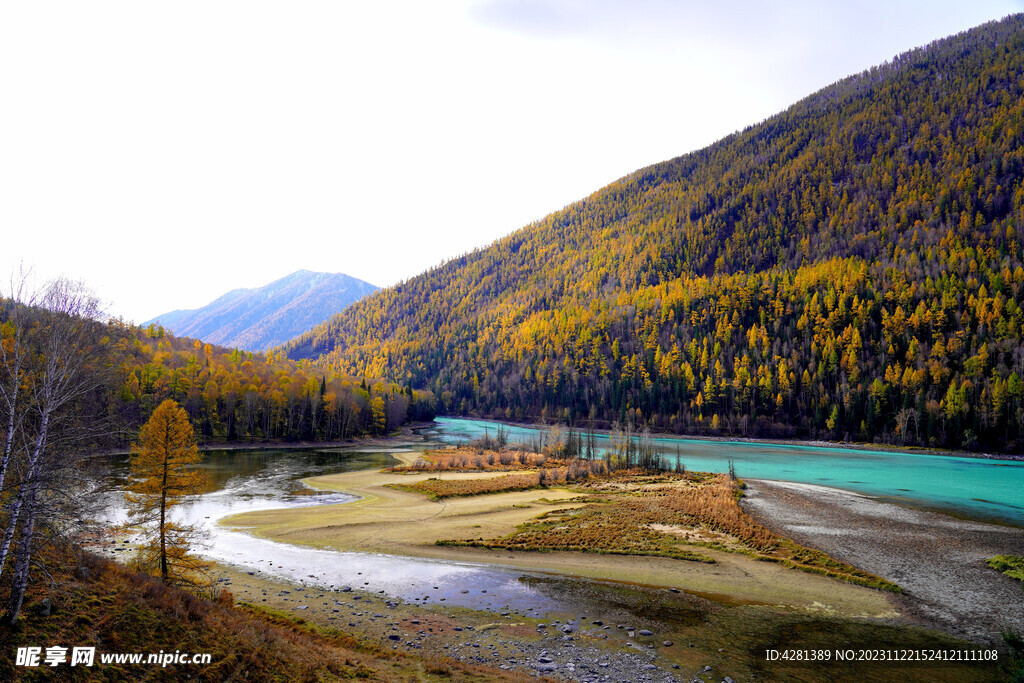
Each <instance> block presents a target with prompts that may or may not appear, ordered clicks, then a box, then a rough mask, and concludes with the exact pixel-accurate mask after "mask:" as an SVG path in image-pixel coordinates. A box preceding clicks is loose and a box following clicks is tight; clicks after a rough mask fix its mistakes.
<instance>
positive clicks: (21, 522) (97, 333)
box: [0, 279, 105, 623]
mask: <svg viewBox="0 0 1024 683" xmlns="http://www.w3.org/2000/svg"><path fill="white" fill-rule="evenodd" d="M28 303H29V304H32V305H25V303H22V302H16V301H15V302H11V304H10V305H11V307H12V308H11V310H12V311H14V313H13V314H12V315H11V316H9V319H8V321H7V322H6V323H5V324H6V325H9V326H11V327H9V328H8V332H7V333H5V335H4V336H5V341H6V338H7V337H8V336H9V337H10V339H11V343H10V344H9V346H10V349H11V351H12V353H11V354H9V355H7V356H5V358H4V360H5V372H6V377H5V379H7V380H10V378H13V377H18V378H20V379H21V382H20V383H19V386H18V387H13V386H11V385H10V383H9V381H8V382H5V385H6V388H5V392H4V398H3V407H4V408H5V409H6V410H7V411H9V412H8V414H7V415H5V417H6V418H7V425H8V430H9V431H8V434H7V435H6V438H7V439H9V440H10V443H11V450H10V453H9V454H8V453H6V452H5V456H6V459H7V464H6V466H5V468H4V474H5V478H6V479H7V481H8V482H9V485H6V486H7V490H6V491H4V492H3V496H4V497H3V499H2V503H3V507H2V514H0V520H2V521H3V523H4V529H3V536H2V538H0V577H2V576H3V574H4V573H5V572H6V571H8V570H9V571H10V572H11V578H10V586H11V588H10V596H9V603H8V610H7V613H6V615H5V617H4V618H5V620H6V621H8V622H10V623H13V622H14V621H15V620H16V619H17V617H18V614H19V613H20V611H21V606H22V602H23V600H24V597H25V590H26V588H27V587H28V582H29V574H30V571H31V567H32V559H33V551H34V549H35V544H36V541H37V540H38V537H39V535H40V530H41V529H42V528H43V526H48V527H49V528H50V529H53V530H57V531H60V530H61V529H60V526H61V523H62V517H63V519H64V521H66V520H67V519H69V518H70V517H71V516H73V515H72V514H71V510H72V508H74V504H75V502H76V500H80V499H81V498H80V497H78V496H75V495H72V492H73V491H76V490H77V481H75V478H74V474H73V473H74V472H75V470H77V467H76V465H77V463H78V460H77V458H76V453H77V450H76V446H78V445H80V444H79V443H78V442H80V441H81V440H82V439H83V437H86V436H87V435H88V433H89V431H90V428H89V427H88V426H87V425H86V424H85V422H84V421H83V420H82V419H81V412H80V411H81V408H82V404H83V401H85V399H87V398H88V397H89V395H90V394H91V393H92V392H94V391H95V390H96V389H97V388H98V387H99V386H100V385H101V384H102V377H103V372H102V367H101V366H102V361H101V357H102V355H103V354H102V346H103V344H102V342H101V340H102V338H103V334H104V330H105V327H104V326H103V325H102V324H101V323H99V322H98V320H97V318H98V317H99V314H100V310H99V305H98V301H97V299H96V298H95V297H94V296H92V294H90V293H89V292H88V291H86V290H85V289H84V288H83V287H82V286H81V285H80V284H78V283H74V282H71V281H68V280H64V279H61V280H56V281H54V282H52V283H50V284H49V285H48V286H47V287H46V288H45V290H44V291H43V293H42V294H41V295H40V296H39V297H38V298H35V297H30V298H29V301H28ZM14 340H17V341H16V343H15V341H14ZM15 346H17V347H18V348H21V349H22V351H23V355H22V356H19V355H18V354H17V353H14V352H13V351H14V349H15ZM19 358H20V364H19ZM8 362H9V364H8ZM15 464H17V468H16V469H17V471H18V472H19V476H18V477H17V481H16V482H12V481H11V478H10V474H11V472H12V471H13V470H12V466H13V465H15ZM8 565H10V567H9V569H8Z"/></svg>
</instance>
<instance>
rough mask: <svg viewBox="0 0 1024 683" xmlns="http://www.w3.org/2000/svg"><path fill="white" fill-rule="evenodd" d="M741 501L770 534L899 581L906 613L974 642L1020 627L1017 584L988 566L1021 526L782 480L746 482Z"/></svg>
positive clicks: (1012, 548)
mask: <svg viewBox="0 0 1024 683" xmlns="http://www.w3.org/2000/svg"><path fill="white" fill-rule="evenodd" d="M743 506H744V508H745V509H746V510H747V511H748V512H749V513H751V514H753V515H754V516H755V517H756V518H757V519H758V521H760V522H761V523H762V524H764V525H765V526H767V527H769V528H770V529H772V530H773V531H775V532H776V533H778V534H780V535H783V536H787V537H789V538H792V539H793V540H795V541H797V542H798V543H801V544H803V545H805V546H808V547H812V548H818V549H819V550H823V551H825V552H826V553H828V554H829V555H831V556H832V557H835V558H836V559H839V560H843V561H845V562H849V563H850V564H853V565H854V566H856V567H859V568H861V569H864V570H866V571H869V572H872V573H874V574H877V575H878V576H881V577H883V578H885V579H888V580H889V581H893V582H895V583H897V584H899V585H900V586H901V587H902V588H903V589H904V591H906V594H905V595H904V596H899V597H897V598H896V602H895V604H896V605H897V609H898V610H899V611H900V612H901V613H903V614H904V615H905V616H906V618H907V619H909V620H911V621H916V622H917V623H920V624H922V625H925V626H929V627H933V628H940V629H941V630H944V631H946V632H948V633H952V634H956V635H960V636H964V637H967V638H970V639H972V640H976V641H980V642H999V640H1000V638H999V631H1000V630H1002V629H1005V628H1007V627H1012V628H1014V629H1016V630H1018V631H1020V630H1024V592H1022V591H1021V586H1020V583H1019V582H1017V581H1014V580H1013V579H1010V578H1007V577H1005V576H1003V575H1002V574H1000V573H999V572H996V571H995V570H993V569H990V568H989V567H988V566H986V564H985V560H986V559H987V558H989V557H992V556H994V555H1000V554H1011V555H1024V529H1020V528H1017V527H1008V526H999V525H994V524H983V523H980V522H971V521H965V520H961V519H955V518H953V517H949V516H946V515H942V514H938V513H934V512H928V511H925V510H916V509H910V508H904V507H900V506H898V505H893V504H891V503H883V502H880V501H877V500H874V499H872V498H871V497H869V496H865V495H861V494H857V493H852V492H849V491H842V490H838V489H832V488H827V487H823V486H814V485H810V484H796V483H790V482H780V481H764V480H747V493H746V497H745V498H744V501H743Z"/></svg>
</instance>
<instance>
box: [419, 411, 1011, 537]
mask: <svg viewBox="0 0 1024 683" xmlns="http://www.w3.org/2000/svg"><path fill="white" fill-rule="evenodd" d="M436 425H437V427H436V430H437V435H438V437H439V438H441V439H443V440H445V441H447V442H449V443H451V442H457V441H466V440H468V439H474V438H477V437H480V436H483V435H484V434H485V433H488V434H490V435H491V436H494V435H495V434H496V432H497V429H498V426H499V425H498V423H496V422H488V421H483V420H461V419H453V418H438V419H437V421H436ZM505 429H507V430H508V431H509V439H510V441H524V442H530V441H531V440H533V439H536V438H537V437H538V435H539V434H540V433H541V432H540V430H537V429H530V428H526V427H515V426H513V427H505ZM596 441H597V446H598V447H599V448H600V449H602V451H603V450H604V449H605V448H607V447H608V445H609V441H608V437H607V436H602V435H598V436H597V438H596ZM655 446H656V448H657V449H658V450H659V451H660V452H661V453H662V454H663V455H664V456H665V458H666V459H667V460H668V461H669V463H674V462H675V460H676V459H677V458H678V459H680V460H682V462H683V463H684V464H685V465H686V467H687V468H688V469H691V470H702V471H705V472H725V471H727V470H728V467H729V464H728V463H729V460H732V461H733V462H734V463H735V465H736V474H737V476H739V477H740V478H744V477H746V478H749V479H777V480H781V481H792V482H800V483H804V484H818V485H820V486H831V487H834V488H840V489H847V490H849V491H857V492H858V493H866V494H868V495H871V496H877V497H881V498H884V499H887V500H891V501H894V502H897V503H902V504H907V505H913V506H916V507H926V508H931V509H935V510H939V511H942V512H946V513H950V514H954V515H957V516H962V517H967V518H970V519H979V520H983V521H997V522H1002V523H1004V524H1012V525H1015V526H1024V462H1022V461H1012V460H994V459H989V458H964V457H956V456H948V455H925V454H921V453H906V452H892V451H884V452H883V451H865V450H854V449H846V448H819V447H816V446H793V445H786V444H760V443H748V442H740V441H701V440H697V439H655Z"/></svg>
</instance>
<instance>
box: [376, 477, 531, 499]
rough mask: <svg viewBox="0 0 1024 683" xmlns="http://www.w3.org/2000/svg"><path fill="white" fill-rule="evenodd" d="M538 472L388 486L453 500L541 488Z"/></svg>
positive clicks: (432, 497) (430, 496) (435, 497)
mask: <svg viewBox="0 0 1024 683" xmlns="http://www.w3.org/2000/svg"><path fill="white" fill-rule="evenodd" d="M539 478H540V475H539V474H538V473H537V472H526V473H524V474H506V475H505V476H503V477H492V478H490V479H426V480H424V481H418V482H416V483H415V484H387V485H386V486H388V487H389V488H393V489H397V490H399V491H411V492H413V493H422V494H425V495H426V496H427V497H428V498H430V499H431V500H439V499H441V498H451V497H455V496H476V495H479V494H483V493H501V492H504V491H525V490H526V489H532V488H535V487H537V486H539V485H540V484H539V482H538V479H539Z"/></svg>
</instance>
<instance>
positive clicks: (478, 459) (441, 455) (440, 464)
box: [387, 446, 559, 472]
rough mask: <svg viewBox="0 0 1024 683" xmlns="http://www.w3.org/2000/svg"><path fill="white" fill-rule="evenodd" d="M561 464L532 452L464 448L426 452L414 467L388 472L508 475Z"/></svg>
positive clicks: (397, 468) (397, 466) (401, 467)
mask: <svg viewBox="0 0 1024 683" xmlns="http://www.w3.org/2000/svg"><path fill="white" fill-rule="evenodd" d="M558 462H559V461H556V460H555V459H554V458H549V457H548V456H546V455H544V454H543V453H531V452H529V451H512V450H509V451H486V450H483V449H480V448H473V447H468V446H463V447H462V448H446V449H444V450H437V451H426V452H425V453H424V454H423V457H421V458H419V459H417V460H416V461H415V462H414V463H412V464H411V465H396V466H394V467H389V468H388V469H387V471H388V472H434V471H439V472H440V471H459V472H464V471H467V470H474V471H475V470H480V471H484V472H487V471H499V472H508V471H514V470H530V469H535V468H538V467H545V466H548V467H550V466H553V465H555V464H557V463H558Z"/></svg>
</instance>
